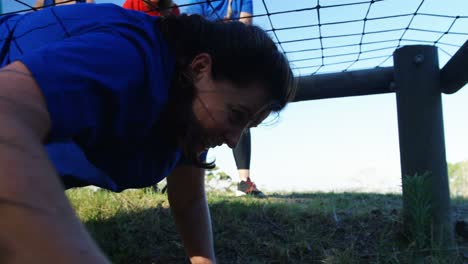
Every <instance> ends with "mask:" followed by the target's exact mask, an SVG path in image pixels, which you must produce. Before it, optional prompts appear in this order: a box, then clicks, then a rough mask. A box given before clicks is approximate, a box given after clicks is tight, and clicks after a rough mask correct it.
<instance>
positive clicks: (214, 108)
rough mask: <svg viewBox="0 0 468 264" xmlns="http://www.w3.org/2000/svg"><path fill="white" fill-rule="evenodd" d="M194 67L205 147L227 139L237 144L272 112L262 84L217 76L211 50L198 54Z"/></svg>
mask: <svg viewBox="0 0 468 264" xmlns="http://www.w3.org/2000/svg"><path fill="white" fill-rule="evenodd" d="M192 70H193V72H194V84H195V87H196V89H197V96H196V97H195V101H194V102H193V112H194V115H195V118H196V122H197V123H198V124H197V126H198V127H199V128H200V129H201V130H202V132H201V135H202V138H201V139H200V141H201V142H200V143H199V144H200V146H199V148H200V150H201V151H202V150H205V149H207V148H212V147H216V146H220V145H222V144H224V143H225V144H227V145H228V146H229V147H230V148H234V147H235V146H236V145H237V142H238V141H239V138H240V136H241V134H242V133H243V131H244V130H245V129H246V128H250V127H255V126H257V125H258V124H259V123H261V122H262V121H263V120H264V119H265V118H266V117H267V116H268V114H269V113H270V111H269V110H268V109H267V107H266V105H267V102H268V100H267V98H268V97H267V94H266V92H265V89H264V88H263V87H262V86H261V85H259V84H251V85H247V86H246V87H237V86H236V85H234V84H233V83H231V82H229V81H215V80H213V78H212V76H211V57H210V56H209V55H208V54H204V53H202V54H200V55H198V56H197V57H195V59H194V60H193V62H192ZM197 148H198V146H197Z"/></svg>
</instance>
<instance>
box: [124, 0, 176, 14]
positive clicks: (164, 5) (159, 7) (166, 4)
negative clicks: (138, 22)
mask: <svg viewBox="0 0 468 264" xmlns="http://www.w3.org/2000/svg"><path fill="white" fill-rule="evenodd" d="M123 7H124V8H126V9H131V10H136V11H141V12H144V13H146V14H148V15H151V16H167V15H171V14H173V15H176V16H177V15H180V10H179V7H178V6H177V5H176V4H175V3H174V2H173V1H171V0H125V2H124V4H123Z"/></svg>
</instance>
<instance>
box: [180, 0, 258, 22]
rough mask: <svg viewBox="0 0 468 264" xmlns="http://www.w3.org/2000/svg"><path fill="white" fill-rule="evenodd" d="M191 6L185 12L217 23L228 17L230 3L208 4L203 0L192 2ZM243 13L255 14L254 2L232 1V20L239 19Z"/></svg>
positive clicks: (193, 0)
mask: <svg viewBox="0 0 468 264" xmlns="http://www.w3.org/2000/svg"><path fill="white" fill-rule="evenodd" d="M189 4H190V5H189V6H188V7H187V9H186V11H185V12H186V13H187V14H189V15H192V14H198V15H201V16H203V17H205V18H206V19H208V20H210V21H217V20H223V19H224V17H226V15H227V10H228V6H229V1H228V0H222V1H212V2H210V3H207V1H202V0H190V1H189ZM241 12H245V13H249V14H253V6H252V0H232V14H231V19H234V20H236V19H239V17H240V13H241Z"/></svg>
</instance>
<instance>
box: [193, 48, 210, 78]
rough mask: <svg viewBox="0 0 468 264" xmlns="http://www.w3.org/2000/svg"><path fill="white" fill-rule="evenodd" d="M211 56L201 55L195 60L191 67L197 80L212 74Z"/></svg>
mask: <svg viewBox="0 0 468 264" xmlns="http://www.w3.org/2000/svg"><path fill="white" fill-rule="evenodd" d="M211 66H212V61H211V56H210V54H208V53H200V54H198V55H197V56H195V58H193V60H192V63H191V64H190V67H191V68H192V73H193V76H194V79H195V80H199V79H200V78H202V77H203V76H205V75H210V74H211Z"/></svg>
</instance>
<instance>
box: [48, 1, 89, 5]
mask: <svg viewBox="0 0 468 264" xmlns="http://www.w3.org/2000/svg"><path fill="white" fill-rule="evenodd" d="M76 3H86V0H76ZM54 5H55V0H44V6H54Z"/></svg>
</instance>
